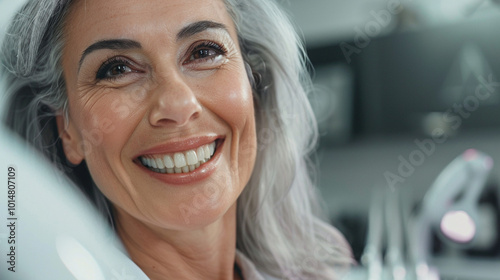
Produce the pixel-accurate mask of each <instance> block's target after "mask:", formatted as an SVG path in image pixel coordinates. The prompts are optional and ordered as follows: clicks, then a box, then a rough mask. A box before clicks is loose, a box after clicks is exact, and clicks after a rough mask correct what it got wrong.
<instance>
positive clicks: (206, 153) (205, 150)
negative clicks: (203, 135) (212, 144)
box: [203, 145, 210, 160]
mask: <svg viewBox="0 0 500 280" xmlns="http://www.w3.org/2000/svg"><path fill="white" fill-rule="evenodd" d="M203 150H204V152H205V160H208V159H209V158H210V148H209V147H208V145H205V146H203Z"/></svg>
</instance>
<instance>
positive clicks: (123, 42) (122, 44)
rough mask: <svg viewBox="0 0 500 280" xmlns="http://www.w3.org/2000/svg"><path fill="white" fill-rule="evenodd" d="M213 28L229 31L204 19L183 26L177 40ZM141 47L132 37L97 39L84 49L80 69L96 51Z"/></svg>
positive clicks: (224, 26) (216, 23) (222, 25)
mask: <svg viewBox="0 0 500 280" xmlns="http://www.w3.org/2000/svg"><path fill="white" fill-rule="evenodd" d="M211 28H215V29H222V30H224V31H226V32H227V33H229V31H228V29H227V27H226V25H224V24H222V23H218V22H214V21H209V20H203V21H197V22H193V23H191V24H189V25H188V26H185V27H184V28H182V29H181V30H180V31H179V32H178V33H177V40H181V39H184V38H187V37H190V36H193V35H196V34H198V33H201V32H203V31H205V30H207V29H211ZM141 47H142V46H141V43H139V42H137V41H134V40H130V39H112V40H101V41H97V42H95V43H94V44H92V45H90V46H89V47H88V48H86V49H85V50H84V51H83V53H82V56H81V58H80V62H79V64H78V71H80V68H81V66H82V63H83V60H84V59H85V57H86V56H87V55H89V54H90V53H92V52H94V51H97V50H101V49H110V50H127V49H140V48H141Z"/></svg>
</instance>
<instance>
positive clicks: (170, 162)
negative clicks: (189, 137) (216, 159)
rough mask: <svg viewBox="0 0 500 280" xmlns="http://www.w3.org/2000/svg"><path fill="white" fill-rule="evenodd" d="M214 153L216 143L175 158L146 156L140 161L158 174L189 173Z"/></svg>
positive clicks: (177, 155)
mask: <svg viewBox="0 0 500 280" xmlns="http://www.w3.org/2000/svg"><path fill="white" fill-rule="evenodd" d="M214 152H215V142H212V143H210V144H206V145H203V146H201V147H198V148H197V149H194V150H189V151H186V152H183V153H175V154H174V155H173V157H172V156H170V155H165V156H163V158H161V157H160V158H156V157H152V156H148V157H145V156H144V157H140V158H139V160H140V161H141V163H142V164H143V165H144V166H146V167H149V169H151V170H153V171H155V172H158V173H163V174H165V173H167V174H174V173H176V174H179V173H189V172H192V171H194V170H195V169H196V168H198V167H200V166H201V165H202V164H204V163H205V162H207V161H208V160H210V158H212V156H213V154H214ZM150 157H152V158H150Z"/></svg>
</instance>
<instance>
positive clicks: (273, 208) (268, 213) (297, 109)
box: [1, 0, 351, 279]
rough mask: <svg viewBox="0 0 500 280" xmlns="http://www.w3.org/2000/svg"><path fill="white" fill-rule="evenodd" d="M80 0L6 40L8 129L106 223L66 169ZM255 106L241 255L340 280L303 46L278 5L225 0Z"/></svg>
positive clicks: (85, 179) (31, 20)
mask: <svg viewBox="0 0 500 280" xmlns="http://www.w3.org/2000/svg"><path fill="white" fill-rule="evenodd" d="M72 1H74V0H66V1H63V0H59V1H58V0H36V1H34V0H33V1H29V2H28V3H27V4H26V5H25V6H24V7H23V8H22V9H21V11H20V12H19V13H18V14H17V15H16V17H15V18H14V21H13V22H12V24H11V26H10V28H9V31H8V34H7V36H6V37H5V39H4V43H3V47H2V53H1V59H2V69H1V70H2V78H3V79H4V83H5V85H6V89H5V92H6V94H7V102H8V103H7V110H6V113H5V115H4V116H3V120H4V122H5V123H6V124H7V126H8V127H10V128H11V129H12V130H13V131H14V132H16V133H17V134H19V135H21V136H22V137H23V138H24V139H26V140H27V141H28V142H30V143H31V144H32V145H33V146H35V147H36V148H37V149H38V150H40V151H41V152H42V153H43V154H44V155H45V156H46V157H47V158H49V159H50V160H51V161H52V162H53V163H54V164H55V166H56V167H57V168H59V169H61V170H62V171H63V172H64V173H65V174H67V175H68V176H69V177H70V178H71V179H72V180H73V181H74V182H75V183H76V184H77V186H79V187H80V188H81V189H82V190H83V192H84V193H86V194H87V195H88V196H89V198H90V199H91V200H92V201H93V202H94V203H95V204H96V206H97V207H98V208H99V209H100V210H101V211H102V212H103V214H105V215H108V216H109V215H110V204H109V202H108V201H107V199H106V198H105V197H104V195H102V193H101V192H100V191H99V189H98V188H97V187H96V186H95V184H94V183H93V181H92V179H91V176H90V174H89V171H88V169H87V167H86V166H85V163H82V164H81V165H79V166H72V165H71V164H70V163H68V162H67V160H66V158H65V156H64V153H63V150H62V144H61V141H60V139H59V136H58V130H57V126H56V123H55V116H56V115H57V114H60V113H61V112H62V113H63V114H67V113H68V111H67V110H68V108H67V96H66V89H65V81H64V78H63V71H62V67H61V63H60V60H61V53H62V48H63V43H64V37H63V24H64V18H65V16H66V14H67V12H68V10H69V7H70V5H71V2H72ZM224 1H225V3H226V6H227V9H228V12H229V13H230V14H231V16H232V18H233V20H234V22H235V25H236V28H237V31H238V37H239V42H240V46H241V49H242V54H243V58H244V60H245V62H246V64H247V72H248V74H249V80H250V82H251V84H252V87H253V91H254V94H255V97H256V100H257V102H256V108H255V109H256V111H255V112H256V113H255V114H256V115H255V118H256V123H257V137H258V145H257V160H256V163H255V168H254V171H253V174H252V177H251V178H250V181H249V183H248V185H247V186H246V187H245V189H244V191H243V193H242V194H241V196H240V197H239V199H238V222H237V248H238V250H240V251H241V252H243V253H244V254H245V255H246V256H247V257H248V258H249V259H250V260H251V261H253V262H254V264H255V265H256V267H257V268H258V269H259V270H261V271H262V272H265V273H267V274H269V275H273V276H276V277H280V278H281V277H285V278H286V279H334V278H336V277H338V276H339V273H340V272H341V271H343V268H345V267H346V266H347V265H348V264H349V263H350V262H351V256H350V251H349V247H348V245H347V244H346V242H345V240H344V238H343V237H342V235H341V234H340V233H338V232H337V231H336V230H335V229H334V228H333V227H331V226H330V225H328V224H327V223H325V222H324V221H323V220H322V219H321V211H320V210H321V209H320V207H319V205H320V203H319V200H318V195H317V193H316V189H315V188H314V184H313V180H312V178H311V172H312V171H313V170H314V168H313V165H312V164H311V161H310V160H309V156H310V154H311V152H313V150H314V148H315V145H316V140H317V137H318V132H317V126H316V121H315V118H314V115H313V113H312V110H311V107H310V105H309V102H308V99H307V92H308V91H310V90H311V89H312V86H311V82H310V78H309V75H308V73H307V69H306V66H307V58H306V56H305V52H304V49H303V46H302V44H301V42H300V39H299V38H298V36H297V34H296V32H295V31H294V29H293V27H292V25H291V23H290V21H289V20H288V18H287V16H286V15H284V13H283V12H282V11H281V10H280V9H279V7H278V6H277V4H276V3H274V2H273V1H272V0H224Z"/></svg>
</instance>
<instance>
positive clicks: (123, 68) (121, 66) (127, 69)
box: [96, 57, 137, 80]
mask: <svg viewBox="0 0 500 280" xmlns="http://www.w3.org/2000/svg"><path fill="white" fill-rule="evenodd" d="M131 72H134V70H132V65H131V63H130V62H129V61H128V60H127V59H125V58H122V57H112V58H110V59H108V60H106V61H105V62H104V63H103V64H102V65H101V67H100V68H99V70H97V73H96V80H105V79H106V80H112V79H116V78H117V77H119V76H122V75H125V74H126V73H131ZM135 72H137V71H135Z"/></svg>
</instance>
